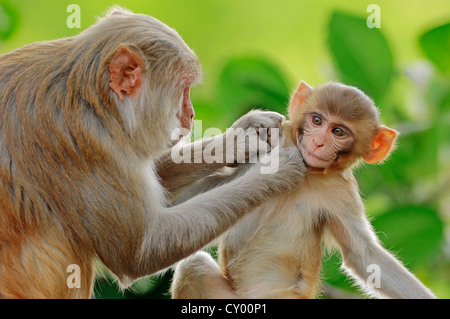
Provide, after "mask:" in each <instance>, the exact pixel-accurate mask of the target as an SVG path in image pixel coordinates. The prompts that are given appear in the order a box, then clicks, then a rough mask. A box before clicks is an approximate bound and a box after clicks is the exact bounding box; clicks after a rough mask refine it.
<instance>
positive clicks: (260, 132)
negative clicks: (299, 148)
mask: <svg viewBox="0 0 450 319" xmlns="http://www.w3.org/2000/svg"><path fill="white" fill-rule="evenodd" d="M283 120H285V117H284V116H283V115H281V114H279V113H277V112H271V111H260V110H252V111H250V112H249V113H247V114H246V115H244V116H242V117H241V118H240V119H238V120H237V121H236V122H234V124H233V125H232V126H231V128H230V129H229V130H228V131H227V133H226V139H227V141H233V145H237V147H236V148H233V150H232V151H233V152H234V159H235V162H237V163H241V162H242V161H243V160H250V161H251V159H254V158H256V157H257V156H258V155H262V154H266V153H268V152H270V151H271V150H272V149H273V148H274V147H276V146H277V145H278V144H279V137H280V135H281V123H282V122H283ZM227 145H230V144H227Z"/></svg>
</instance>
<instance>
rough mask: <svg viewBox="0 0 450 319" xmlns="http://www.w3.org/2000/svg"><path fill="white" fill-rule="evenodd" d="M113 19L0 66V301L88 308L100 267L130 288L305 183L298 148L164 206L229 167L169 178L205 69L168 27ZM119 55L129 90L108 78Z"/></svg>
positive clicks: (18, 53) (125, 15) (198, 167)
mask: <svg viewBox="0 0 450 319" xmlns="http://www.w3.org/2000/svg"><path fill="white" fill-rule="evenodd" d="M112 11H113V15H111V16H109V15H108V16H106V17H105V18H102V19H100V20H99V22H98V23H96V24H95V25H93V26H91V27H90V28H88V29H87V30H85V31H84V32H82V33H81V34H79V35H78V36H75V37H72V38H66V39H60V40H55V41H49V42H40V43H33V44H30V45H28V46H25V47H23V48H20V49H17V50H15V51H13V52H11V53H8V54H6V55H3V56H0V88H1V94H0V298H2V297H7V298H9V297H11V298H72V297H83V298H88V297H90V296H91V294H92V285H93V276H94V275H93V265H94V263H95V262H96V259H99V260H100V261H101V262H102V263H103V264H104V265H105V266H106V267H107V268H108V269H109V270H111V271H112V272H113V273H114V274H115V275H116V276H117V278H118V279H119V281H120V283H121V285H122V287H126V286H127V285H129V284H131V283H132V282H133V280H135V279H137V278H139V277H142V276H147V275H150V274H152V273H154V272H156V271H159V270H161V269H164V268H166V267H168V266H170V265H171V264H173V263H174V262H176V261H178V260H180V259H181V258H184V257H186V256H188V255H189V254H190V253H192V252H194V251H196V250H198V249H200V248H201V247H203V246H204V245H206V244H207V243H208V242H209V241H211V240H212V239H214V238H215V237H217V236H219V235H220V234H221V233H222V232H224V231H225V230H226V229H227V228H229V227H231V226H232V225H233V224H234V223H235V222H236V221H237V220H238V219H239V218H240V217H241V216H242V215H244V214H245V213H246V212H249V211H251V210H252V209H253V208H255V207H257V206H258V205H259V204H260V203H262V202H264V201H265V200H267V199H269V198H271V197H272V196H275V194H279V193H283V192H286V191H289V190H291V189H292V188H293V187H294V186H295V184H296V183H297V182H298V181H299V180H300V179H301V177H302V175H303V171H304V166H303V165H302V164H299V163H298V162H299V159H300V154H299V152H298V151H297V150H296V149H295V148H291V149H290V150H283V152H282V154H281V160H280V169H279V170H278V172H277V173H276V174H274V175H266V176H263V175H261V174H259V169H260V167H259V165H255V166H253V167H252V168H250V169H249V171H248V172H247V173H246V174H245V176H243V177H242V178H240V179H237V180H236V181H235V182H232V183H230V184H229V185H224V186H222V187H219V188H217V189H215V190H212V191H210V192H207V193H204V194H201V195H198V196H196V197H194V198H191V199H190V200H188V201H186V202H185V203H183V204H180V205H177V206H171V207H167V206H168V200H167V199H166V198H165V194H166V192H167V191H169V192H171V191H174V193H176V191H177V190H179V189H182V188H184V187H187V186H189V185H192V184H193V183H194V182H195V181H196V180H197V179H199V178H201V177H205V176H207V175H209V174H211V173H213V172H215V171H216V170H217V169H218V167H223V166H224V165H225V164H222V165H219V166H216V165H212V166H208V165H206V164H205V163H202V164H195V165H194V164H192V169H190V168H189V166H188V167H187V168H185V169H184V170H182V171H177V170H172V171H168V172H165V173H164V170H165V169H169V168H170V167H171V166H170V165H166V164H168V163H167V162H168V161H167V159H168V157H167V156H165V157H164V155H163V154H164V153H167V152H169V154H170V150H169V151H167V150H168V149H169V148H170V147H172V146H173V144H174V141H173V140H172V139H171V134H172V132H173V131H174V130H175V129H176V128H179V127H180V125H181V120H182V119H183V118H182V115H179V114H182V112H183V106H184V108H190V101H185V100H184V99H185V98H186V94H184V95H183V92H185V90H186V87H189V86H192V85H193V84H195V83H197V82H198V81H199V80H200V76H201V70H200V65H199V61H198V59H197V57H196V55H195V53H194V52H193V51H192V50H191V49H190V48H189V47H188V46H187V45H186V44H185V43H184V41H183V40H182V39H181V37H180V36H179V35H178V33H177V32H176V31H175V30H173V29H171V28H169V27H168V26H166V25H164V24H163V23H161V22H160V21H158V20H156V19H154V18H152V17H149V16H146V15H142V14H133V13H131V12H129V11H124V10H121V9H118V8H114V10H112ZM117 52H125V53H128V56H129V57H132V59H131V60H130V61H131V62H132V63H135V62H136V65H135V67H136V69H135V72H133V76H136V77H140V78H133V81H131V82H130V85H128V84H127V83H126V81H121V80H123V78H121V76H123V75H124V74H126V73H127V72H129V70H128V69H126V68H117V67H116V68H112V69H113V70H115V71H114V72H115V74H114V76H113V77H111V74H110V69H111V68H110V65H111V63H113V61H114V63H117V57H118V55H117ZM131 62H126V63H131ZM134 80H136V81H134ZM112 81H115V82H114V83H113V82H112ZM111 83H113V85H112V87H111V85H110V84H111ZM119 93H120V94H119ZM281 118H282V117H281V116H278V117H276V118H274V117H273V113H270V114H268V113H264V112H260V113H258V114H256V115H255V114H250V115H248V116H244V117H243V118H241V120H239V121H238V124H239V125H242V127H243V128H244V129H246V128H249V127H254V125H255V123H256V124H257V125H263V126H264V125H267V127H274V126H275V127H276V125H278V124H279V122H280V121H281ZM249 119H253V120H254V121H249ZM223 138H224V137H223V136H219V137H217V138H216V141H221V140H222V139H223ZM213 140H214V139H213ZM209 142H211V140H209V141H205V143H202V141H200V142H198V143H197V144H199V145H200V148H204V147H205V146H206V145H207V144H208V143H209ZM161 156H163V157H164V158H165V159H166V160H165V161H160V160H159V159H160V158H161ZM156 163H160V166H159V170H160V172H161V175H162V177H163V178H164V179H168V180H170V183H166V185H168V189H167V190H166V189H164V188H163V187H162V186H161V183H160V177H159V176H158V175H157V174H156V168H155V167H156ZM164 163H165V164H164ZM184 175H189V177H185V176H184ZM255 185H256V186H255ZM174 196H175V195H174ZM71 264H77V265H78V266H80V268H81V288H70V287H68V286H67V284H66V280H67V278H68V276H69V275H70V273H67V267H68V266H69V265H71Z"/></svg>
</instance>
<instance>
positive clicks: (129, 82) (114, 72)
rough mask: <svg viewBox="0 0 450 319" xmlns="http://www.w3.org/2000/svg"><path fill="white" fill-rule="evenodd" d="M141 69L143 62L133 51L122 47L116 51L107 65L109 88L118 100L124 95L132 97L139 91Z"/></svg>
mask: <svg viewBox="0 0 450 319" xmlns="http://www.w3.org/2000/svg"><path fill="white" fill-rule="evenodd" d="M142 69H143V60H142V58H141V56H140V55H139V53H137V52H136V51H135V50H133V49H131V48H128V47H122V48H120V49H119V50H117V51H116V53H115V54H114V57H113V58H112V60H111V63H110V64H109V73H110V77H109V81H110V83H109V87H110V88H111V89H112V90H113V91H114V92H116V93H117V95H118V96H119V99H120V100H123V95H124V94H125V95H128V96H131V97H133V96H135V95H136V94H137V93H138V92H139V91H140V88H141V84H142Z"/></svg>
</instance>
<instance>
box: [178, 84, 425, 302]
mask: <svg viewBox="0 0 450 319" xmlns="http://www.w3.org/2000/svg"><path fill="white" fill-rule="evenodd" d="M289 116H290V121H288V122H286V123H285V125H284V126H285V131H284V145H285V147H290V146H291V145H296V146H297V147H298V149H299V150H300V152H301V153H302V155H303V160H304V162H305V164H306V166H307V167H308V173H307V175H306V177H305V180H304V181H303V182H302V183H301V184H299V185H298V187H297V188H296V189H295V190H294V191H292V192H291V193H288V194H284V195H281V196H279V197H277V198H276V199H272V200H271V201H269V202H267V203H266V204H264V205H263V206H260V207H258V208H256V209H255V210H254V211H253V212H252V213H251V214H248V215H246V216H245V217H244V218H243V219H241V220H240V221H239V222H238V223H237V224H236V225H235V226H234V227H233V228H231V229H230V230H229V231H228V232H227V233H225V234H224V235H223V237H222V238H221V239H220V241H219V251H218V256H219V265H220V267H219V265H217V264H216V263H215V261H214V260H213V259H212V258H211V256H209V255H208V254H206V253H205V252H199V253H197V254H194V255H193V256H191V257H189V258H187V259H186V260H184V261H182V262H181V263H179V264H178V265H177V267H176V271H175V277H174V281H173V285H172V294H173V297H174V298H314V297H315V296H317V293H318V286H319V272H320V265H321V257H322V244H323V243H325V245H326V246H330V245H332V244H336V245H337V246H338V247H339V248H340V250H341V253H342V255H343V261H344V265H343V266H344V268H345V269H346V270H347V272H348V274H350V275H352V276H354V277H355V278H357V279H358V280H359V282H360V283H361V284H362V286H363V287H365V288H366V289H367V291H368V292H369V293H373V294H374V295H377V296H382V297H390V298H434V295H433V294H432V293H431V292H430V290H428V289H427V288H426V287H425V286H424V285H423V284H422V283H421V282H420V281H419V280H417V279H416V278H415V277H414V275H412V274H411V273H410V272H409V271H408V270H407V269H406V268H405V267H404V266H403V265H402V264H401V263H400V262H399V261H398V260H397V259H396V258H395V257H393V256H392V255H391V254H390V253H389V252H388V251H386V250H385V249H384V248H383V247H382V246H381V244H380V243H379V241H378V238H377V237H376V235H375V232H374V231H373V229H372V227H371V225H370V223H369V221H368V220H367V218H366V216H365V214H364V206H363V203H362V200H361V197H360V195H359V191H358V185H357V182H356V180H355V178H354V176H353V174H352V168H353V167H354V166H355V165H356V164H358V163H359V162H360V161H361V160H365V161H366V162H368V163H379V162H381V161H383V160H384V159H385V158H386V156H387V155H388V154H389V152H390V150H391V148H392V145H393V144H394V142H395V139H396V136H397V132H396V131H395V130H392V129H390V128H388V127H386V126H384V125H383V124H381V122H380V119H379V114H378V110H377V108H376V107H375V105H374V103H373V102H372V100H371V99H370V98H369V97H367V96H366V95H365V94H364V93H363V92H361V91H360V90H358V89H356V88H354V87H349V86H346V85H343V84H339V83H329V84H326V85H324V86H322V87H319V88H317V89H314V90H313V89H312V88H311V87H310V86H309V85H307V84H306V83H305V82H302V83H301V84H300V86H299V88H298V90H297V91H296V93H295V94H294V96H293V98H292V101H291V104H290V107H289ZM372 267H379V270H380V273H379V275H380V277H379V278H378V279H379V285H377V284H374V285H372V284H371V282H369V285H365V284H364V283H366V281H367V280H368V278H369V277H370V276H371V275H372V272H373V269H374V268H372ZM377 269H378V268H377Z"/></svg>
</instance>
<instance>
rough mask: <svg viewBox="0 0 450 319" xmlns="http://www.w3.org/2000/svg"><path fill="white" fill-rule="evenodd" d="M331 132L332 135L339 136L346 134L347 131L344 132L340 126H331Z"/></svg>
mask: <svg viewBox="0 0 450 319" xmlns="http://www.w3.org/2000/svg"><path fill="white" fill-rule="evenodd" d="M332 132H333V134H334V135H336V136H339V137H341V136H345V135H347V133H345V131H344V129H343V128H341V127H335V128H333V130H332Z"/></svg>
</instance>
